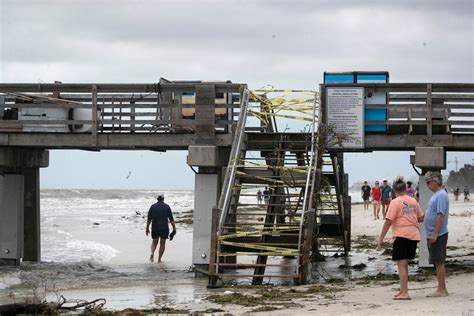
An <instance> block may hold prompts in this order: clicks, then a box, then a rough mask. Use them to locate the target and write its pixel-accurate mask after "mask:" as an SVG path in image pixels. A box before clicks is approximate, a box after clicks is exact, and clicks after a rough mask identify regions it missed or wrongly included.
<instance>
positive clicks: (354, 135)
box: [326, 87, 364, 148]
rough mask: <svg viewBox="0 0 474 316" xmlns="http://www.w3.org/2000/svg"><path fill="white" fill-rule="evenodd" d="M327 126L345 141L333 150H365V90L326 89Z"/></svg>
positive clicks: (332, 145)
mask: <svg viewBox="0 0 474 316" xmlns="http://www.w3.org/2000/svg"><path fill="white" fill-rule="evenodd" d="M326 109H327V124H328V125H330V126H331V125H332V126H334V128H335V132H336V134H340V135H343V136H344V137H345V139H344V140H343V141H342V142H341V143H340V144H336V145H334V144H331V146H330V147H331V148H364V88H343V87H341V88H339V87H337V88H336V87H328V88H326Z"/></svg>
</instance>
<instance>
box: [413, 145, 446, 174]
mask: <svg viewBox="0 0 474 316" xmlns="http://www.w3.org/2000/svg"><path fill="white" fill-rule="evenodd" d="M415 166H417V167H418V168H421V169H426V170H430V169H433V170H440V169H446V151H445V150H444V148H443V147H416V148H415Z"/></svg>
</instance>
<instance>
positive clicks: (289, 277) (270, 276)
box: [217, 273, 300, 279]
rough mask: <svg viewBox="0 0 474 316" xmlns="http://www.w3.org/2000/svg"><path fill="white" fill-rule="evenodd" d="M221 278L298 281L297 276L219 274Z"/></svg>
mask: <svg viewBox="0 0 474 316" xmlns="http://www.w3.org/2000/svg"><path fill="white" fill-rule="evenodd" d="M217 276H218V277H220V278H279V279H298V278H299V277H300V276H299V275H297V274H222V273H219V274H217Z"/></svg>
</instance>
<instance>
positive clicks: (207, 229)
mask: <svg viewBox="0 0 474 316" xmlns="http://www.w3.org/2000/svg"><path fill="white" fill-rule="evenodd" d="M187 161H188V165H190V166H194V167H199V172H198V173H196V176H195V178H194V179H195V182H194V214H193V217H194V224H193V265H194V266H195V268H196V276H201V275H203V273H207V272H208V271H209V255H210V247H211V237H212V209H213V208H214V207H216V206H217V204H218V202H219V197H220V194H221V186H222V168H223V166H227V164H228V161H229V148H218V147H216V146H214V145H193V146H189V151H188V159H187ZM201 272H202V273H201Z"/></svg>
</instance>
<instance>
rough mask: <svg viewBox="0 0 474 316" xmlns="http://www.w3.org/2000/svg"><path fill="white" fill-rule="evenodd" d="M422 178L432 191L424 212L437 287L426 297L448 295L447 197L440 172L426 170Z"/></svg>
mask: <svg viewBox="0 0 474 316" xmlns="http://www.w3.org/2000/svg"><path fill="white" fill-rule="evenodd" d="M424 180H425V182H426V186H427V187H428V189H429V190H430V191H432V192H433V195H432V196H431V198H430V200H429V201H428V204H427V206H426V212H425V221H424V224H425V232H426V238H427V243H428V251H429V261H430V263H431V264H434V265H435V267H436V277H437V279H438V287H437V289H436V291H435V292H434V293H432V294H429V295H428V297H441V296H448V295H449V294H448V290H447V289H446V269H445V266H444V263H445V261H446V247H447V243H448V216H449V197H448V193H446V191H445V190H443V187H442V185H443V177H442V175H441V173H440V172H437V171H428V172H427V173H426V174H425V176H424Z"/></svg>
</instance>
